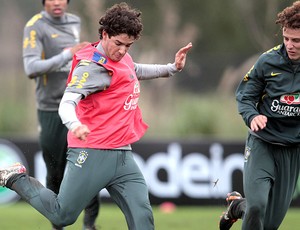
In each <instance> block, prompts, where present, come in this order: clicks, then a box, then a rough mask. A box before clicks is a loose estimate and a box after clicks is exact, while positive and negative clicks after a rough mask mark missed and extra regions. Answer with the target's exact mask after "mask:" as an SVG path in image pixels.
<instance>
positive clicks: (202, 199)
mask: <svg viewBox="0 0 300 230" xmlns="http://www.w3.org/2000/svg"><path fill="white" fill-rule="evenodd" d="M132 148H133V153H134V157H135V160H136V162H137V164H138V165H139V167H140V169H141V171H142V172H143V174H144V176H145V179H146V182H147V185H148V187H149V196H150V199H151V203H152V204H160V203H162V202H165V201H170V202H174V203H175V204H177V205H220V204H224V198H225V197H226V194H227V193H228V192H231V191H234V190H235V191H239V192H241V193H242V194H243V185H242V183H243V164H244V157H243V151H244V143H243V142H233V141H231V142H224V141H217V140H215V141H214V140H211V141H207V140H205V141H204V140H200V141H180V140H179V141H171V142H169V141H151V140H145V141H140V142H138V143H135V144H134V145H132ZM15 162H22V163H23V164H24V165H25V166H26V167H27V169H28V170H27V171H28V173H29V175H31V176H34V177H36V178H37V179H38V180H39V181H40V182H41V183H42V184H45V177H46V169H45V164H44V161H43V158H42V154H41V151H40V148H39V145H38V142H37V140H16V139H14V140H13V139H10V140H5V139H0V167H4V166H7V165H10V164H13V163H15ZM100 195H101V198H102V200H103V201H110V198H109V194H108V193H107V191H106V190H103V191H101V193H100ZM17 200H18V196H17V195H16V194H15V193H14V192H12V191H10V190H8V189H6V188H0V204H1V203H8V202H14V201H17ZM292 205H294V206H299V205H300V199H299V196H298V195H297V193H296V194H295V199H294V200H293V203H292Z"/></svg>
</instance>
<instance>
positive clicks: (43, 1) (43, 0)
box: [42, 0, 70, 5]
mask: <svg viewBox="0 0 300 230" xmlns="http://www.w3.org/2000/svg"><path fill="white" fill-rule="evenodd" d="M69 2H70V0H68V4H69ZM42 3H43V5H45V0H42Z"/></svg>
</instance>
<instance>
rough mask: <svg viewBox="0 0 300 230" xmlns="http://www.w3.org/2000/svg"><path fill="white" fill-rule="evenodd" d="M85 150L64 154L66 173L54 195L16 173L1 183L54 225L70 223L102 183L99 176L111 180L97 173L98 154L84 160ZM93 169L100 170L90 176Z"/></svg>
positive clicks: (1, 172) (1, 171) (96, 192)
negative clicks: (66, 157)
mask: <svg viewBox="0 0 300 230" xmlns="http://www.w3.org/2000/svg"><path fill="white" fill-rule="evenodd" d="M87 151H88V150H87ZM87 151H84V150H82V149H70V151H68V161H67V165H66V172H65V176H64V179H63V181H62V183H61V186H60V191H59V194H58V195H56V194H55V193H54V192H53V191H51V190H50V189H47V188H45V187H44V186H43V185H42V184H40V183H39V182H38V181H37V180H36V179H34V178H32V177H29V176H28V175H26V174H24V173H20V172H19V173H16V174H14V175H12V176H10V178H9V179H8V180H5V181H7V182H6V183H5V185H6V187H8V188H10V189H12V190H14V191H15V192H17V193H18V194H19V195H20V196H21V198H22V199H24V200H25V201H27V202H28V203H29V204H30V205H31V206H33V207H34V208H35V209H36V210H37V211H39V212H40V213H41V214H43V215H44V216H45V217H46V218H47V219H48V220H50V221H51V223H54V224H55V225H56V226H67V225H70V224H73V223H74V222H75V221H76V219H77V217H78V216H79V214H80V213H81V211H82V210H83V209H84V208H85V207H86V206H87V204H88V203H89V202H90V201H91V199H92V198H93V197H94V196H96V195H97V194H98V193H99V191H100V190H101V188H99V186H101V184H102V185H103V183H101V181H100V179H99V178H102V175H104V176H103V177H104V178H109V177H111V175H107V174H105V171H104V172H101V170H100V169H102V168H101V167H99V165H100V164H99V163H102V162H103V159H101V155H100V154H93V153H91V154H90V157H88V158H87V157H86V158H85V157H84V155H85V156H88V154H89V153H87ZM99 155H100V156H99ZM89 158H92V159H89ZM97 167H98V168H100V169H98V172H99V173H98V174H95V175H93V173H94V172H95V169H96V168H97ZM108 167H109V166H108ZM104 170H105V167H104ZM3 172H4V170H0V179H1V177H2V178H3V174H4V173H3ZM91 175H92V176H91ZM0 181H1V180H0ZM104 183H107V182H104Z"/></svg>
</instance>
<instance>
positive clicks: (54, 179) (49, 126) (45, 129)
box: [38, 111, 68, 193]
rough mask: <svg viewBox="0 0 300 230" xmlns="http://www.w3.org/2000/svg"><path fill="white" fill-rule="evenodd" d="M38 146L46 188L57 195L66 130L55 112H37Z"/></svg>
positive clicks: (63, 168)
mask: <svg viewBox="0 0 300 230" xmlns="http://www.w3.org/2000/svg"><path fill="white" fill-rule="evenodd" d="M38 119H39V125H40V138H39V140H40V146H41V149H42V153H43V159H44V161H45V165H46V168H47V176H46V187H47V188H49V189H51V190H52V191H54V192H55V193H58V191H59V186H60V183H61V181H62V178H63V175H64V170H65V165H66V153H67V132H68V130H67V128H66V127H65V125H64V124H62V122H61V119H60V117H59V115H58V113H57V112H56V111H53V112H49V111H38Z"/></svg>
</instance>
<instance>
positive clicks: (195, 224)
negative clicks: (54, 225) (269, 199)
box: [0, 202, 300, 230]
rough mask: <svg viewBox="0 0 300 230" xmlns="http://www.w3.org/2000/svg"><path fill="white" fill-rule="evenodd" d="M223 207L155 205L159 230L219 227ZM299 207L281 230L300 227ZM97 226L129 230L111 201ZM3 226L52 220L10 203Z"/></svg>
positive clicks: (38, 226) (2, 210) (1, 217)
mask: <svg viewBox="0 0 300 230" xmlns="http://www.w3.org/2000/svg"><path fill="white" fill-rule="evenodd" d="M223 209H224V208H223V207H206V206H205V207H202V206H201V207H199V206H196V207H187V206H179V207H177V208H176V210H175V211H174V212H172V213H163V212H162V211H161V210H160V209H159V207H157V206H154V207H153V212H154V218H155V226H156V230H171V229H172V230H198V229H205V230H213V229H218V220H219V216H220V213H222V211H223ZM299 216H300V209H296V208H291V209H290V210H289V212H288V214H287V216H286V218H285V220H284V222H283V224H282V225H281V228H280V229H282V230H295V229H297V227H296V226H299V224H300V220H299ZM82 217H83V216H82V215H80V217H79V219H78V220H77V221H76V223H75V224H74V225H72V226H69V227H67V228H66V230H81V229H82ZM97 226H98V229H102V230H127V227H126V223H125V219H124V217H123V214H122V213H121V212H120V210H119V209H118V208H117V207H116V206H115V205H114V204H109V203H104V204H102V207H101V213H100V218H99V219H98V221H97ZM240 228H241V221H238V222H237V223H235V224H234V226H233V227H232V229H233V230H237V229H240ZM0 229H3V230H16V229H21V230H44V229H45V230H47V229H49V230H50V229H51V227H50V224H49V222H48V221H47V220H46V219H45V218H44V217H43V216H42V215H40V214H39V213H38V212H37V211H35V210H34V209H33V208H31V207H30V206H29V205H28V204H26V203H24V202H18V203H16V204H13V205H9V206H4V205H2V206H0Z"/></svg>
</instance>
